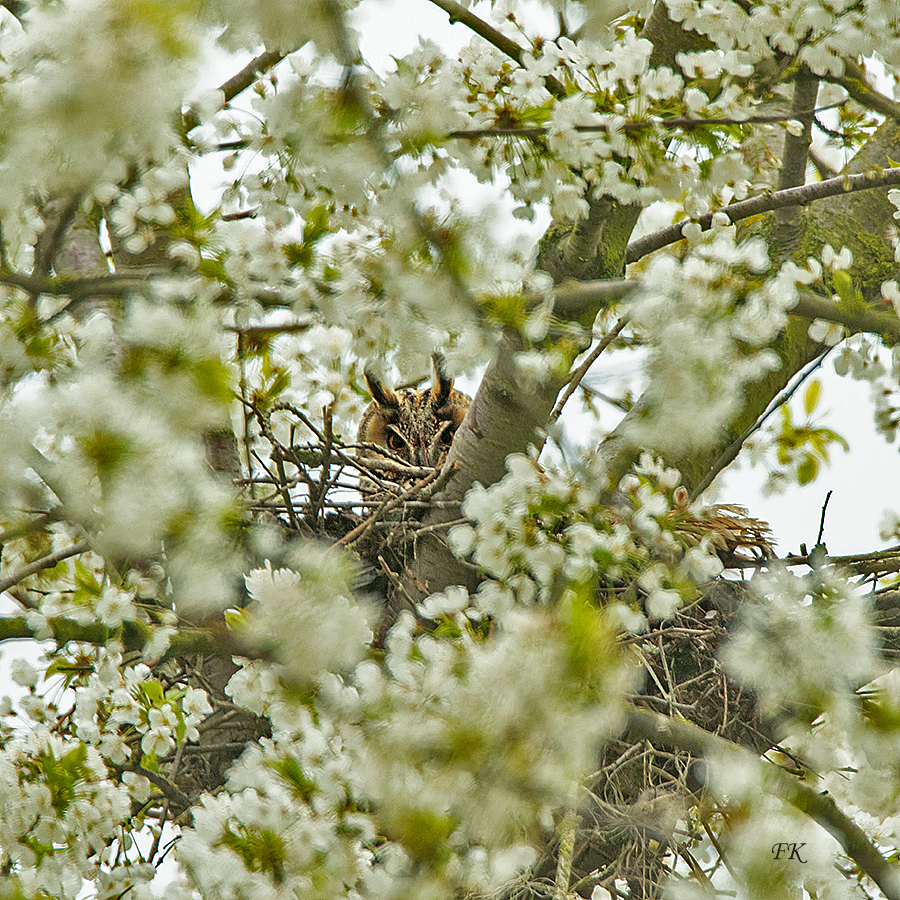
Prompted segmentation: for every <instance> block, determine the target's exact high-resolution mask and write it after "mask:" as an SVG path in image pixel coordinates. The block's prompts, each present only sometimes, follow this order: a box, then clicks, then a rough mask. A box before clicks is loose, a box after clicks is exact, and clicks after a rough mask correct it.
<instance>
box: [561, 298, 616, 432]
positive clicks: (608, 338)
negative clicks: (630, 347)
mask: <svg viewBox="0 0 900 900" xmlns="http://www.w3.org/2000/svg"><path fill="white" fill-rule="evenodd" d="M628 319H629V317H628V316H622V317H621V318H620V319H619V321H618V322H616V324H615V325H613V327H612V328H611V329H610V330H609V331H608V332H607V333H606V334H605V335H603V337H602V338H601V339H600V343H599V344H597V346H596V347H595V348H594V349H593V350H591V352H590V353H589V354H588V355H587V356H586V357H585V358H584V361H583V362H582V363H581V365H580V366H579V367H578V368H577V369H576V370H575V371H574V372H573V373H572V375H571V376H570V378H569V381H568V383H567V384H566V387H565V390H564V391H563V392H562V395H561V396H560V398H559V400H557V402H556V406H554V407H553V412H551V413H550V422H551V423H553V422H555V421H556V420H557V419H558V418H559V417H560V414H561V413H562V411H563V407H564V406H565V405H566V402H567V401H568V399H569V397H571V396H572V394H574V393H575V391H576V390H577V389H578V385H579V384H581V380H582V379H583V378H584V376H585V375H587V372H588V369H590V367H591V366H592V365H593V364H594V363H595V362H596V361H597V358H598V357H599V356H600V354H601V353H603V351H604V350H605V349H606V348H607V347H608V346H609V345H610V344H611V343H612V342H613V341H614V340H615V339H616V338H617V337H618V336H619V334H621V332H622V329H623V328H624V327H625V326H626V325H627V324H628Z"/></svg>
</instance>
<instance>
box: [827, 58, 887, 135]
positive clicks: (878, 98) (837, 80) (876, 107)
mask: <svg viewBox="0 0 900 900" xmlns="http://www.w3.org/2000/svg"><path fill="white" fill-rule="evenodd" d="M820 77H821V79H822V80H823V81H828V82H830V83H831V84H837V85H840V86H841V87H842V88H843V89H844V90H845V91H846V92H847V93H848V94H849V95H850V97H851V98H852V99H853V100H855V101H856V102H857V103H858V104H859V105H860V106H865V107H866V108H867V109H871V110H872V111H873V112H877V113H880V114H881V115H883V116H885V117H887V118H889V119H893V120H894V121H895V122H898V123H900V103H898V102H897V101H896V100H893V99H892V98H890V97H888V96H886V95H885V94H882V93H881V92H880V91H877V90H876V89H875V88H873V87H872V86H871V85H870V84H869V82H868V81H867V79H866V73H865V72H864V71H863V70H862V69H861V68H860V67H859V66H858V65H857V64H856V63H855V62H854V61H853V60H851V59H845V60H844V74H843V75H831V74H827V73H826V74H824V75H822V76H820Z"/></svg>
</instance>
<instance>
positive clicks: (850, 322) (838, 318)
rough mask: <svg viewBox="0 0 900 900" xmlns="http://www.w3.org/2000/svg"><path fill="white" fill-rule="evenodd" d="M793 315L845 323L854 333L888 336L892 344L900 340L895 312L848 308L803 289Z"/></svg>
mask: <svg viewBox="0 0 900 900" xmlns="http://www.w3.org/2000/svg"><path fill="white" fill-rule="evenodd" d="M791 315H796V316H803V318H805V319H824V320H825V321H826V322H834V323H835V324H836V325H843V326H844V327H845V328H847V329H848V330H849V331H851V332H852V333H853V334H856V333H858V332H868V333H869V334H878V335H881V336H882V337H884V338H887V339H888V341H887V342H888V343H890V344H893V343H895V342H898V341H900V319H898V318H897V316H896V315H894V313H889V312H878V311H876V310H872V311H871V312H869V311H865V310H862V311H859V312H857V311H855V310H846V309H843V308H841V307H840V306H838V304H837V303H832V302H831V301H830V300H825V299H823V298H822V297H817V296H816V295H815V294H813V293H811V292H810V291H803V292H802V293H801V294H800V299H799V300H798V301H797V305H796V306H795V307H794V308H793V309H792V310H791Z"/></svg>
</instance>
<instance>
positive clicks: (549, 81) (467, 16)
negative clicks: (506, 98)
mask: <svg viewBox="0 0 900 900" xmlns="http://www.w3.org/2000/svg"><path fill="white" fill-rule="evenodd" d="M431 2H432V3H433V4H434V5H435V6H437V7H438V8H439V9H442V10H443V11H444V12H445V13H447V15H448V16H450V24H451V25H453V24H455V23H456V22H459V23H460V24H461V25H465V26H466V28H468V29H469V30H470V31H474V32H475V34H477V35H478V36H479V37H481V38H484V40H486V41H487V42H488V43H489V44H493V46H495V47H496V48H497V49H498V50H499V51H500V52H501V53H505V54H506V55H507V56H508V57H509V58H510V59H513V60H515V61H516V62H517V63H518V64H519V65H520V66H521V65H524V64H523V62H522V58H523V56H524V55H525V51H524V50H523V49H522V48H521V47H520V46H519V45H518V44H517V43H516V42H515V41H513V40H510V39H509V38H508V37H506V35H505V34H503V33H502V32H500V31H498V30H497V29H496V28H494V27H493V26H492V25H488V23H487V22H485V21H484V20H483V19H479V18H478V16H476V15H475V14H474V13H472V12H470V11H469V10H468V9H466V7H465V6H463V5H462V4H461V3H457V2H456V0H431ZM544 84H546V86H547V90H548V91H550V93H551V94H553V96H554V97H557V98H561V97H565V96H566V89H565V88H564V87H563V86H562V85H561V84H560V83H559V81H557V80H556V78H554V77H553V76H552V75H545V76H544Z"/></svg>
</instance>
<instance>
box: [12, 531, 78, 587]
mask: <svg viewBox="0 0 900 900" xmlns="http://www.w3.org/2000/svg"><path fill="white" fill-rule="evenodd" d="M87 550H90V544H88V542H87V541H79V542H78V543H77V544H73V545H72V546H71V547H66V548H65V549H64V550H57V551H56V552H55V553H49V554H48V555H47V556H42V557H41V558H40V559H36V560H35V561H34V562H32V563H28V565H27V566H23V567H22V568H21V569H19V571H18V572H13V573H12V575H7V576H6V577H5V578H0V593H2V592H3V591H5V590H7V589H8V588H11V587H13V586H14V585H17V584H19V582H21V581H24V580H25V579H26V578H28V577H29V576H31V575H34V574H35V573H37V572H42V571H43V570H44V569H52V568H53V567H54V566H55V565H56V564H57V563H61V562H62V561H63V560H64V559H69V558H70V557H72V556H78V554H79V553H85V552H86V551H87Z"/></svg>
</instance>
